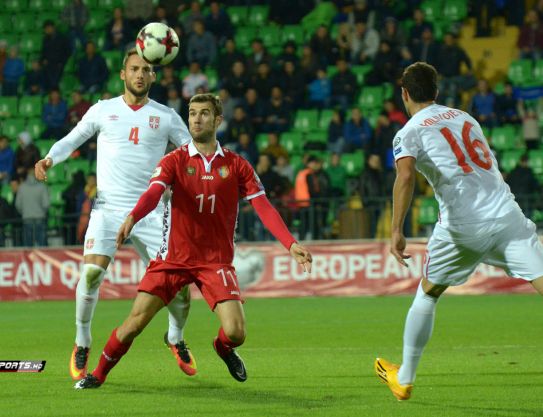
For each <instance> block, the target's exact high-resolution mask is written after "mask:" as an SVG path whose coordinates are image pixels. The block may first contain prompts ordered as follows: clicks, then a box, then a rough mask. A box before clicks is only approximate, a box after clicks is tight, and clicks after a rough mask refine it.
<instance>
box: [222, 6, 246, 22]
mask: <svg viewBox="0 0 543 417" xmlns="http://www.w3.org/2000/svg"><path fill="white" fill-rule="evenodd" d="M247 10H248V9H247V7H244V6H231V7H227V8H226V13H228V16H230V21H231V22H232V24H233V25H234V26H243V25H244V24H245V22H246V21H247Z"/></svg>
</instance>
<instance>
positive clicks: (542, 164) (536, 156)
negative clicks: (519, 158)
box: [528, 149, 543, 176]
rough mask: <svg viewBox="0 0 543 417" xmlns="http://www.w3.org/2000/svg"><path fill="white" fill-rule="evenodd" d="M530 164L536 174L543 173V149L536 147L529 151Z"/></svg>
mask: <svg viewBox="0 0 543 417" xmlns="http://www.w3.org/2000/svg"><path fill="white" fill-rule="evenodd" d="M528 166H529V167H530V168H532V171H534V174H535V175H537V176H540V175H543V150H540V149H534V150H531V151H530V152H528Z"/></svg>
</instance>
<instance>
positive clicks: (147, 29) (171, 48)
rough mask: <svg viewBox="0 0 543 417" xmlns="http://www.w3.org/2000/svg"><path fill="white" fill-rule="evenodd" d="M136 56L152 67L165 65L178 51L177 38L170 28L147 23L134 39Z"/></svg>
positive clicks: (162, 24) (156, 23) (159, 24)
mask: <svg viewBox="0 0 543 417" xmlns="http://www.w3.org/2000/svg"><path fill="white" fill-rule="evenodd" d="M136 50H137V51H138V55H139V56H140V57H142V58H143V59H144V60H145V61H146V62H148V63H149V64H153V65H167V64H169V63H170V62H172V61H173V60H174V58H175V57H176V56H177V52H178V51H179V38H178V37H177V33H175V30H173V29H172V28H171V27H169V26H167V25H165V24H164V23H158V22H154V23H149V24H148V25H145V26H144V27H143V28H142V29H141V30H140V31H139V33H138V37H137V38H136Z"/></svg>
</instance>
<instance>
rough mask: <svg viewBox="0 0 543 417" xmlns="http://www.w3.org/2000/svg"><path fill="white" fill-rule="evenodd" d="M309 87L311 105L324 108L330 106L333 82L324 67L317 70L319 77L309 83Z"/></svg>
mask: <svg viewBox="0 0 543 417" xmlns="http://www.w3.org/2000/svg"><path fill="white" fill-rule="evenodd" d="M307 89H308V92H309V97H308V98H309V107H316V108H318V109H323V108H326V107H329V106H330V98H331V94H332V83H331V82H330V79H329V78H328V76H327V75H326V71H325V70H324V69H322V68H320V69H319V70H317V78H315V79H314V80H313V81H311V83H309V85H308V86H307Z"/></svg>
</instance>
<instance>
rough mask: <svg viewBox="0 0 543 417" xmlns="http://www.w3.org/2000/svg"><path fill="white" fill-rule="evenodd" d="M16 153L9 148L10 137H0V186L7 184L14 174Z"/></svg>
mask: <svg viewBox="0 0 543 417" xmlns="http://www.w3.org/2000/svg"><path fill="white" fill-rule="evenodd" d="M14 162H15V152H13V149H11V147H10V146H9V141H8V137H7V136H5V135H1V136H0V186H1V184H7V183H8V182H9V180H10V179H11V176H12V174H13V164H14Z"/></svg>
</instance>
